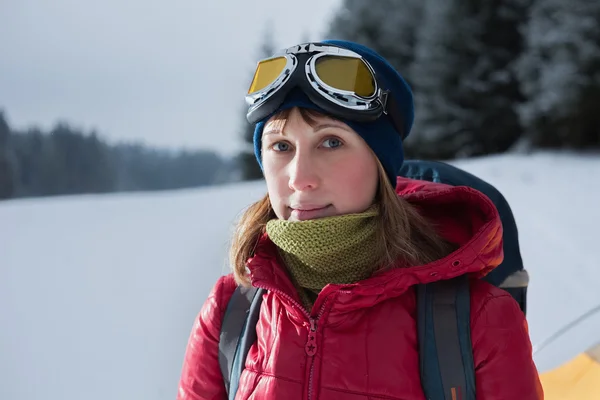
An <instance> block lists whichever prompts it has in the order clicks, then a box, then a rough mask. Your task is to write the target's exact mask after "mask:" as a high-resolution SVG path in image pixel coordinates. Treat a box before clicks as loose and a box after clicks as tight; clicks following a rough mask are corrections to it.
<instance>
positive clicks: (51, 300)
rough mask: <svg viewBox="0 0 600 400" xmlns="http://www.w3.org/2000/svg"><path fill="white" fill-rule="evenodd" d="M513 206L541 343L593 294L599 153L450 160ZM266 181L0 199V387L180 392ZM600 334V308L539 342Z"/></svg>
mask: <svg viewBox="0 0 600 400" xmlns="http://www.w3.org/2000/svg"><path fill="white" fill-rule="evenodd" d="M455 164H457V165H458V166H461V167H464V168H465V169H466V170H468V171H470V172H473V173H475V174H477V175H479V176H481V177H483V178H484V179H486V180H488V181H489V182H491V183H492V184H494V185H495V186H496V187H497V188H499V189H500V190H501V191H502V192H503V193H504V194H505V196H506V198H507V199H508V201H509V202H510V204H511V205H512V207H513V212H514V214H515V218H516V220H517V223H518V226H519V233H520V239H521V245H522V254H523V259H524V262H525V264H526V268H527V269H528V270H529V272H530V274H531V284H530V289H529V297H528V299H529V309H528V317H529V323H530V329H531V337H532V341H533V343H534V345H535V344H540V343H542V342H543V341H544V340H545V339H546V338H547V337H549V336H551V335H552V334H553V333H555V332H556V331H558V330H559V329H561V328H562V327H563V326H565V325H566V324H568V323H569V322H570V321H571V320H573V319H575V318H577V317H578V316H579V315H581V314H583V313H585V312H586V311H588V310H590V309H591V308H593V307H595V306H597V305H598V304H599V303H600V291H599V290H598V287H599V286H600V240H599V239H600V233H599V227H600V156H574V155H566V154H551V153H541V154H534V155H503V156H499V157H488V158H481V159H474V160H468V161H467V160H465V161H460V162H456V163H455ZM264 192H265V186H264V184H263V183H260V182H254V183H244V184H236V185H230V186H222V187H213V188H207V189H197V190H182V191H174V192H162V193H156V192H155V193H146V194H116V195H104V196H74V197H56V198H47V199H29V200H17V201H7V202H2V203H0V399H11V400H34V399H35V400H38V399H39V400H41V399H44V400H75V399H77V400H79V399H86V400H105V399H111V400H118V399H119V400H120V399H123V400H125V399H127V400H130V399H140V400H141V399H143V400H164V399H169V398H174V397H175V395H176V390H177V380H178V378H179V374H180V368H181V362H182V358H183V353H184V350H185V345H186V342H187V338H188V334H189V330H190V328H191V325H192V322H193V319H194V318H195V316H196V314H197V312H198V310H199V308H200V306H201V304H202V302H203V301H204V299H205V297H206V295H207V293H208V291H209V289H210V287H211V286H212V284H213V283H214V281H215V280H216V279H217V277H218V276H219V275H221V274H222V273H224V272H225V271H227V266H226V257H227V254H226V251H227V245H228V242H229V234H230V232H231V228H232V223H233V222H234V221H235V219H236V218H237V217H238V215H239V213H240V212H241V211H242V210H243V209H244V207H246V206H247V205H248V204H250V202H252V201H254V200H257V199H259V198H260V197H261V196H262V195H263V194H264ZM598 341H600V315H597V316H595V317H592V318H590V319H589V320H587V321H586V322H584V323H582V324H579V325H577V326H575V327H574V328H573V329H572V330H571V331H569V332H568V333H567V334H565V335H564V336H562V337H561V338H560V339H558V340H556V341H554V342H552V343H551V344H549V345H548V346H547V347H545V348H543V349H542V350H541V351H540V352H538V353H536V354H535V358H536V363H537V364H538V367H539V369H540V370H541V371H545V370H548V369H550V368H553V367H555V366H557V365H559V364H561V363H562V362H564V361H566V360H568V359H570V358H571V357H572V356H574V355H576V354H577V353H579V352H581V351H583V350H585V349H587V348H588V347H590V346H591V345H593V344H595V343H597V342H598Z"/></svg>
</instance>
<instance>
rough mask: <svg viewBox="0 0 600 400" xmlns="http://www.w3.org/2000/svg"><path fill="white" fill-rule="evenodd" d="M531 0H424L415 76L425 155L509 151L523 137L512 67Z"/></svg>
mask: <svg viewBox="0 0 600 400" xmlns="http://www.w3.org/2000/svg"><path fill="white" fill-rule="evenodd" d="M529 3H530V0H507V1H498V0H469V1H465V0H425V3H424V4H425V10H424V15H423V17H424V19H423V23H422V25H421V27H420V29H419V30H418V32H417V49H416V53H415V54H416V57H415V62H414V64H413V70H412V76H413V79H414V82H415V97H416V100H415V101H416V113H415V114H416V121H415V133H414V134H413V138H412V139H409V141H410V140H412V146H411V147H412V148H413V149H415V150H416V151H417V153H418V156H420V157H426V158H446V159H448V158H454V157H463V156H476V155H483V154H490V153H497V152H503V151H506V150H507V149H508V148H510V146H512V145H513V144H514V143H515V142H516V141H517V140H518V139H519V137H520V135H521V132H522V131H521V127H520V123H519V119H518V114H517V110H516V105H517V104H518V103H519V102H520V101H521V100H522V95H521V93H520V89H519V83H518V79H517V76H516V72H515V68H514V61H515V60H516V59H517V58H518V57H519V56H520V55H521V54H522V48H523V38H522V34H521V32H520V28H521V26H522V24H523V23H524V21H525V18H526V15H527V14H526V10H527V9H528V7H529Z"/></svg>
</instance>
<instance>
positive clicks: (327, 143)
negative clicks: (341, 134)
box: [323, 138, 342, 149]
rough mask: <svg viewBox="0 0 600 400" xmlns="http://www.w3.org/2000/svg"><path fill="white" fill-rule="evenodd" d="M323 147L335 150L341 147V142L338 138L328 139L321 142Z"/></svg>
mask: <svg viewBox="0 0 600 400" xmlns="http://www.w3.org/2000/svg"><path fill="white" fill-rule="evenodd" d="M323 146H324V147H327V148H329V149H335V148H337V147H340V146H342V141H341V140H340V139H338V138H329V139H325V140H324V141H323Z"/></svg>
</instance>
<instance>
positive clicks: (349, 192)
mask: <svg viewBox="0 0 600 400" xmlns="http://www.w3.org/2000/svg"><path fill="white" fill-rule="evenodd" d="M331 182H332V185H333V186H334V187H335V190H336V196H335V197H336V198H337V199H338V200H339V201H338V204H337V208H338V211H339V212H342V213H354V212H361V211H364V210H365V209H367V208H368V207H369V206H370V205H371V204H372V203H373V199H374V198H375V194H376V191H377V183H378V171H377V164H376V163H375V161H374V160H372V159H370V157H369V158H368V159H366V160H360V158H358V159H357V158H354V159H353V160H351V162H349V163H345V164H344V165H343V166H341V165H340V167H339V168H337V170H336V172H335V174H334V176H332V177H331Z"/></svg>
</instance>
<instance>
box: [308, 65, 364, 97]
mask: <svg viewBox="0 0 600 400" xmlns="http://www.w3.org/2000/svg"><path fill="white" fill-rule="evenodd" d="M315 70H316V71H315V72H316V74H317V75H318V76H319V79H321V80H322V81H323V82H324V83H326V84H327V85H329V86H331V87H332V88H335V89H340V90H346V91H350V92H354V93H356V94H357V95H359V96H362V97H370V96H373V95H374V94H375V81H374V80H373V75H372V74H371V71H370V70H369V68H368V67H367V66H366V65H365V63H364V62H363V61H362V60H360V59H358V58H350V57H338V56H323V57H320V58H319V59H317V61H316V63H315Z"/></svg>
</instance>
